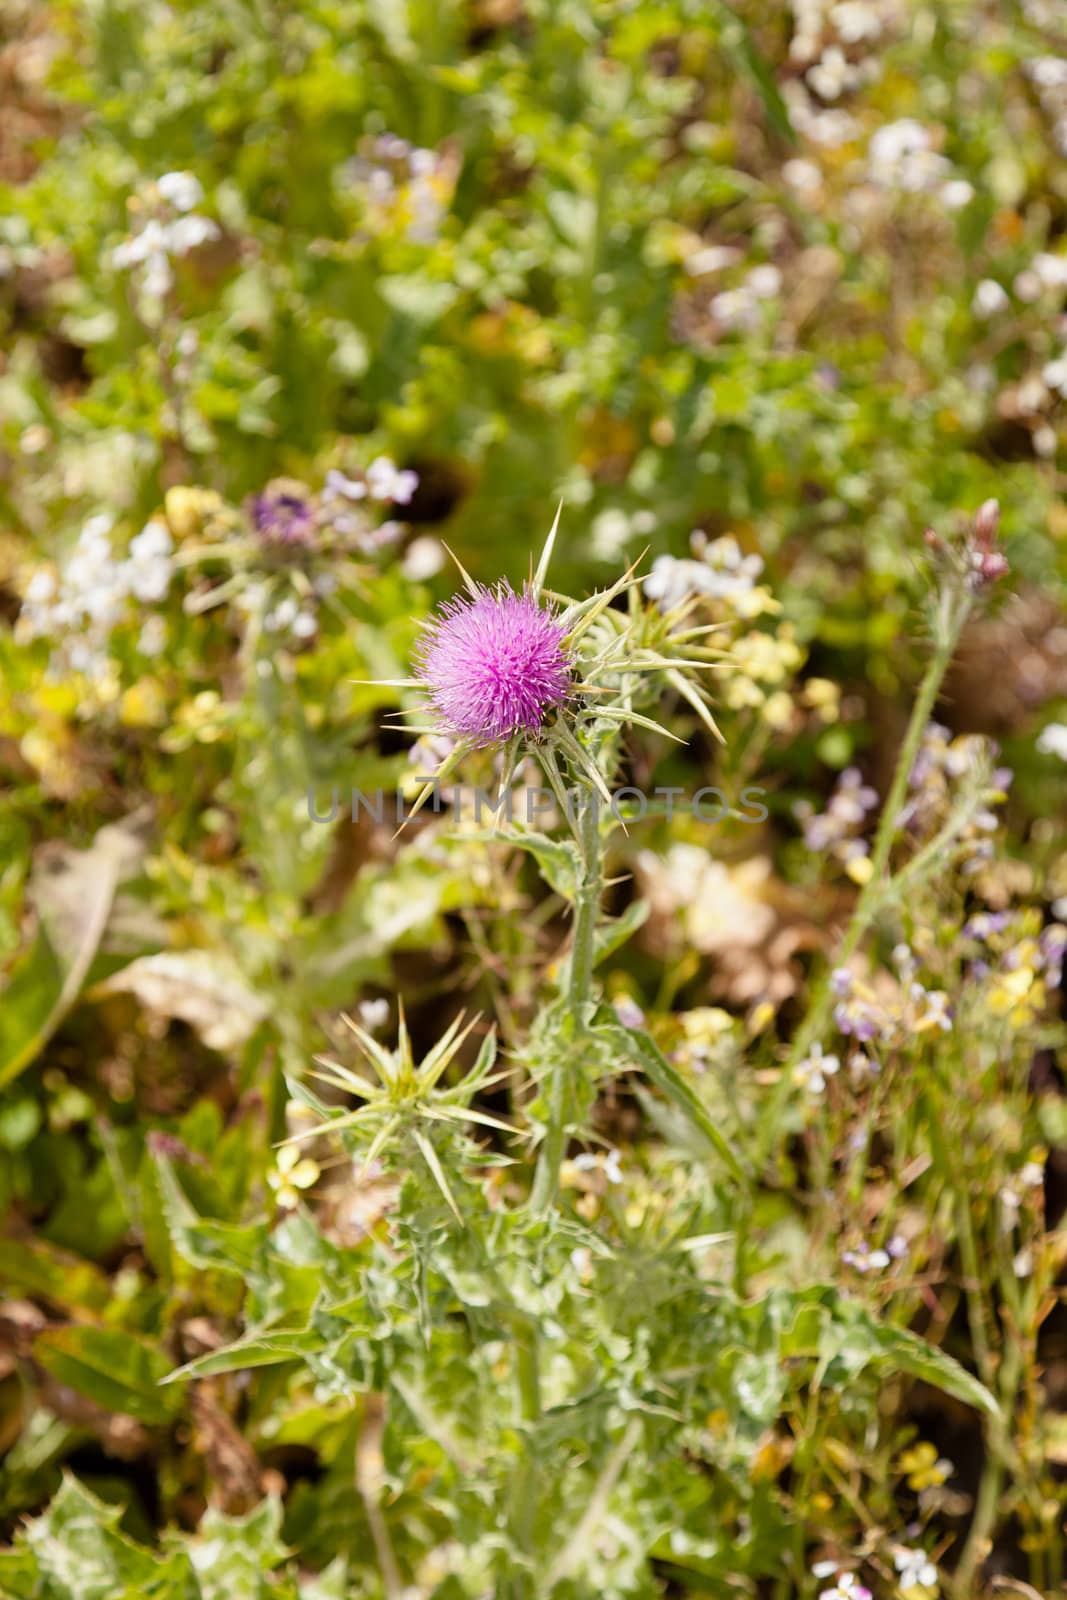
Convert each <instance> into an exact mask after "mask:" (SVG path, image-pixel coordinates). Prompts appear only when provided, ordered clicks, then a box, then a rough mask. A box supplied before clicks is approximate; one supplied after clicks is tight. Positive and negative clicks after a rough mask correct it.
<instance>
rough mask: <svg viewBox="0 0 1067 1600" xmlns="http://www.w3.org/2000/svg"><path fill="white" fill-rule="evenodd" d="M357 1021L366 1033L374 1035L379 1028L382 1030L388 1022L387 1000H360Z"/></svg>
mask: <svg viewBox="0 0 1067 1600" xmlns="http://www.w3.org/2000/svg"><path fill="white" fill-rule="evenodd" d="M359 1020H360V1022H362V1024H363V1026H364V1027H365V1028H366V1030H367V1032H368V1033H375V1032H377V1030H378V1029H379V1028H384V1027H385V1024H386V1023H387V1022H388V1021H389V1002H388V1000H362V1001H361V1002H360V1006H359Z"/></svg>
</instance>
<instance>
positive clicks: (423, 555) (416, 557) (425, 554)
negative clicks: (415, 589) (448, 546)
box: [400, 533, 445, 583]
mask: <svg viewBox="0 0 1067 1600" xmlns="http://www.w3.org/2000/svg"><path fill="white" fill-rule="evenodd" d="M444 564H445V552H444V546H443V545H442V543H441V541H440V539H435V538H434V536H433V534H431V533H423V534H420V535H419V537H418V538H417V539H413V540H412V541H411V543H410V544H409V545H408V547H407V549H406V550H405V551H404V559H403V561H402V562H401V563H400V565H401V569H402V571H403V573H404V576H405V578H408V579H409V580H410V581H411V582H412V583H421V582H422V581H423V579H425V578H432V577H433V576H434V574H435V573H438V572H440V570H441V568H442V567H443V566H444Z"/></svg>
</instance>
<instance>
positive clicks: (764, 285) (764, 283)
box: [745, 262, 782, 300]
mask: <svg viewBox="0 0 1067 1600" xmlns="http://www.w3.org/2000/svg"><path fill="white" fill-rule="evenodd" d="M745 285H746V287H747V288H748V289H750V290H751V291H752V293H753V294H754V295H755V296H756V298H757V300H773V299H774V296H775V295H776V294H778V293H779V291H780V290H781V287H782V274H781V273H780V272H779V270H778V268H777V267H775V266H772V265H771V264H770V262H764V263H763V265H762V266H758V267H753V268H752V271H751V272H750V273H749V275H748V277H747V278H746V280H745Z"/></svg>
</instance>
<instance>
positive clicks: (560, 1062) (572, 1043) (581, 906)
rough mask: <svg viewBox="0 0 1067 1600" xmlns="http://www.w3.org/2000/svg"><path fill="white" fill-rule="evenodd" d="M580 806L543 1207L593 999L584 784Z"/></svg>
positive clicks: (591, 805) (591, 823)
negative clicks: (579, 862)
mask: <svg viewBox="0 0 1067 1600" xmlns="http://www.w3.org/2000/svg"><path fill="white" fill-rule="evenodd" d="M583 798H584V804H583V806H582V809H581V819H580V822H581V843H582V858H583V873H582V882H581V885H580V887H579V889H578V894H577V897H576V902H575V908H574V942H573V944H572V946H571V954H570V961H569V963H568V970H567V984H566V989H565V991H564V993H565V999H566V1015H565V1020H564V1037H563V1040H562V1043H563V1049H562V1050H561V1051H560V1053H559V1057H558V1059H557V1060H556V1061H555V1062H554V1063H553V1066H552V1077H551V1081H550V1083H549V1087H548V1129H547V1131H546V1133H545V1137H544V1140H543V1142H542V1145H541V1154H540V1156H539V1158H538V1162H537V1172H536V1174H535V1175H534V1184H533V1191H532V1193H531V1196H530V1205H531V1208H532V1209H533V1210H534V1211H536V1212H539V1213H543V1212H545V1211H548V1210H549V1208H550V1207H551V1206H552V1204H553V1203H554V1201H555V1198H556V1191H557V1189H558V1187H559V1169H560V1164H561V1162H562V1161H563V1156H564V1154H565V1151H566V1143H567V1106H568V1102H569V1100H570V1081H571V1074H572V1072H573V1070H574V1067H575V1064H576V1061H577V1057H578V1046H579V1042H580V1040H581V1038H582V1035H583V1034H584V1033H585V1031H586V1028H587V1025H588V1013H589V1011H590V1009H591V1005H592V999H593V956H594V950H595V943H596V925H597V918H598V917H599V915H600V897H601V893H602V891H603V879H604V868H603V860H602V857H601V850H600V807H599V804H598V801H597V797H596V795H595V794H594V793H593V792H592V790H589V791H587V792H586V793H585V795H584V796H583Z"/></svg>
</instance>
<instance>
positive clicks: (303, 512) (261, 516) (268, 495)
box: [249, 478, 315, 548]
mask: <svg viewBox="0 0 1067 1600" xmlns="http://www.w3.org/2000/svg"><path fill="white" fill-rule="evenodd" d="M249 512H250V515H251V517H252V525H253V527H254V528H255V530H256V532H257V533H258V535H259V537H260V539H261V540H262V541H263V543H264V544H268V545H283V546H284V545H290V546H300V547H301V548H304V547H306V546H308V545H311V544H314V542H315V507H314V505H313V503H312V501H311V498H310V496H309V495H308V493H307V491H306V490H305V488H304V485H303V484H302V483H297V482H296V481H295V479H292V478H275V479H274V480H273V481H272V482H271V483H268V484H267V486H266V488H265V489H264V490H263V492H262V493H261V494H257V495H255V496H253V498H252V500H251V502H250V504H249Z"/></svg>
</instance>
